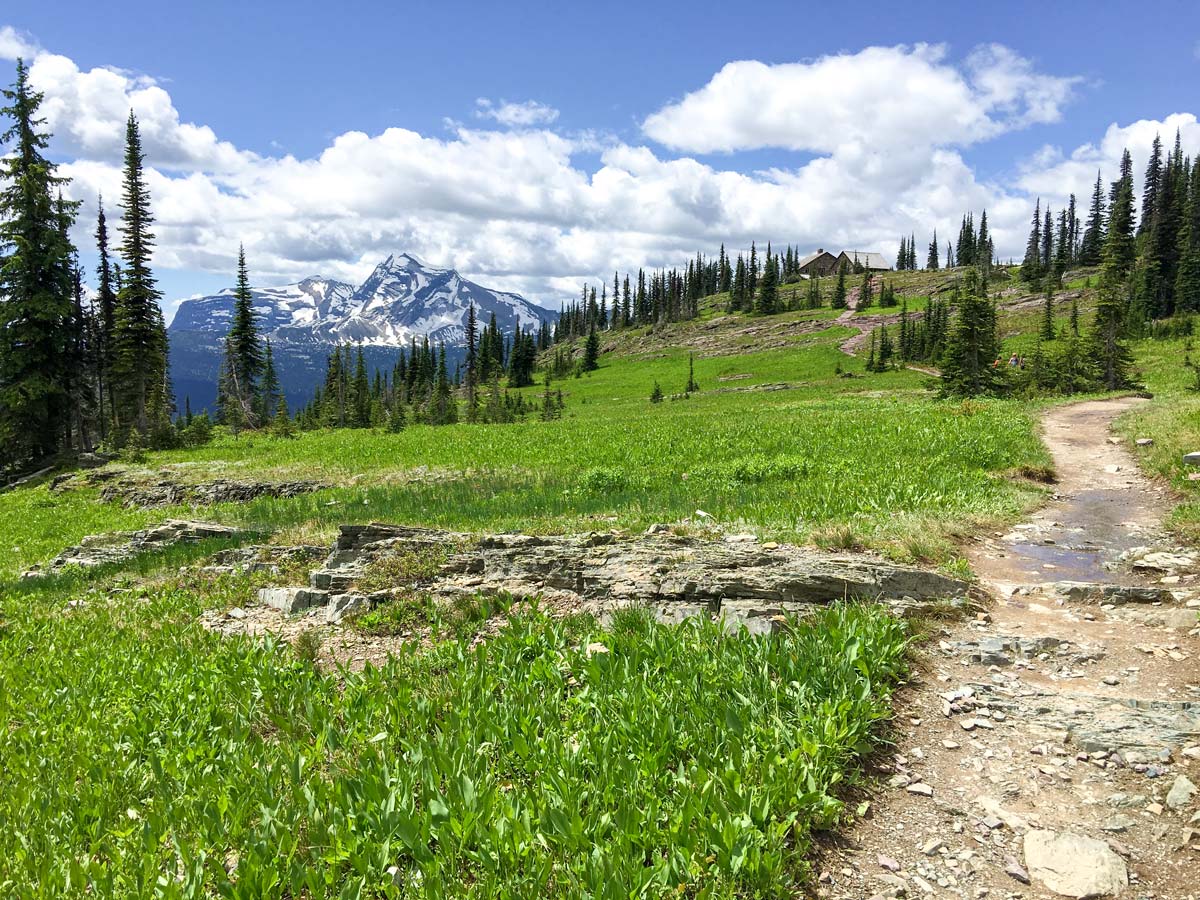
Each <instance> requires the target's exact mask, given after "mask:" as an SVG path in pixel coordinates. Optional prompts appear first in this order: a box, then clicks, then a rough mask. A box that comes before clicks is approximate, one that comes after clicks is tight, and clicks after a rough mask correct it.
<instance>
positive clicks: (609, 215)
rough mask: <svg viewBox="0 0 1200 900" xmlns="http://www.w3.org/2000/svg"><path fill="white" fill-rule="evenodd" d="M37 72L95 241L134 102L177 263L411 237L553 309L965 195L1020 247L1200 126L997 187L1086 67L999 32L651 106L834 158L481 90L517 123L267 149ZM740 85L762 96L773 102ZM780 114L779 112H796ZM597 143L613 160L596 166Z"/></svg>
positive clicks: (311, 255) (120, 90) (295, 274)
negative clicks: (710, 257)
mask: <svg viewBox="0 0 1200 900" xmlns="http://www.w3.org/2000/svg"><path fill="white" fill-rule="evenodd" d="M780 69H784V70H785V71H786V72H787V73H788V74H787V75H786V77H781V75H780V71H779V70H780ZM817 75H819V76H820V77H819V78H817V77H816V76H817ZM31 78H33V79H34V83H35V86H36V87H37V88H38V89H39V90H42V91H44V92H45V95H46V101H45V112H46V115H47V118H48V119H49V121H50V127H51V128H52V130H53V131H54V133H55V138H54V150H55V152H56V153H57V154H59V155H60V157H62V158H64V159H66V160H68V162H66V163H65V164H64V166H63V169H62V174H64V175H68V176H70V177H71V178H73V179H74V183H73V184H72V185H71V194H72V195H73V196H74V197H77V198H80V199H83V200H84V201H85V204H86V205H85V207H84V210H83V214H82V216H81V218H80V222H79V225H78V226H77V228H76V234H75V238H76V240H77V242H78V243H79V245H80V246H81V247H87V246H90V244H91V240H92V239H91V234H90V232H91V230H92V223H93V221H94V220H93V216H94V199H95V197H96V195H97V193H99V192H101V191H102V192H103V193H104V195H105V196H106V197H107V198H109V200H108V202H109V206H110V213H115V212H116V211H115V210H114V209H112V206H113V205H114V203H115V201H116V199H117V198H118V197H119V194H120V156H121V142H122V139H123V134H124V125H125V118H126V116H127V114H128V110H129V109H130V108H131V107H132V108H133V109H134V110H135V111H136V113H137V115H138V117H139V120H140V121H141V125H142V133H143V138H144V143H145V150H146V158H147V165H148V166H149V167H150V168H149V172H148V184H149V189H150V192H151V198H152V205H153V209H154V212H155V215H156V217H157V221H156V223H155V233H156V235H157V237H158V247H157V251H156V255H155V265H156V266H158V267H160V268H164V269H176V270H189V271H197V270H198V271H204V272H213V273H220V274H226V273H228V274H230V275H231V274H232V272H233V267H234V256H235V254H236V251H237V246H238V244H239V243H242V242H244V243H245V246H246V251H247V255H248V257H249V261H250V264H251V269H252V272H253V275H254V277H255V279H256V280H258V281H260V282H262V283H266V282H274V283H280V282H283V281H287V280H295V279H298V278H301V277H304V276H306V275H310V274H325V275H329V276H334V277H341V278H344V279H346V280H357V279H360V278H362V277H363V276H364V275H365V274H366V273H367V272H368V271H369V270H370V268H371V266H373V265H374V264H375V263H376V262H378V260H379V259H380V258H382V256H383V255H385V254H386V253H388V252H393V251H410V252H413V253H415V254H417V255H418V256H420V257H421V258H423V259H426V260H427V261H429V262H431V263H434V264H442V265H454V266H455V267H457V268H458V269H459V270H460V271H462V272H463V273H464V274H465V275H467V276H468V277H472V278H475V279H477V280H479V281H481V282H483V283H485V284H488V285H490V286H495V287H498V288H502V289H507V290H515V291H519V292H521V293H524V294H526V295H527V296H530V297H531V298H533V299H538V300H541V301H543V302H545V303H547V304H548V305H551V306H555V307H556V306H557V305H558V303H559V301H560V300H561V299H563V298H571V297H574V296H576V294H577V286H578V283H579V281H581V280H584V279H587V280H591V281H592V282H593V283H595V282H596V280H597V279H605V280H606V281H607V280H609V279H611V277H612V271H613V269H620V270H621V271H622V272H624V271H630V270H632V271H636V269H637V268H639V267H645V268H657V267H660V266H671V265H677V264H679V263H681V262H683V261H685V260H686V259H688V258H690V257H691V256H692V255H693V254H694V253H695V252H696V251H697V250H698V249H699V250H705V251H715V249H716V247H717V245H718V244H720V243H721V242H724V243H725V244H726V246H727V247H728V248H730V249H732V250H734V251H736V250H738V249H741V248H747V247H749V244H750V242H751V241H752V240H757V241H759V242H760V243H765V242H766V241H767V240H768V239H769V240H773V241H775V242H776V243H777V244H778V243H782V242H790V243H793V244H798V245H799V246H800V247H801V248H802V249H810V248H812V247H816V246H826V247H837V246H841V245H847V246H857V247H862V248H868V249H878V250H880V251H882V252H884V253H887V254H889V255H891V254H894V252H895V249H896V245H897V241H898V239H899V236H900V235H902V234H908V233H910V232H915V233H916V237H917V241H918V244H919V246H922V247H923V246H924V245H925V244H926V243H927V242H928V240H929V233H930V231H931V230H932V229H933V228H934V227H936V228H937V229H938V232H939V235H940V236H941V238H942V240H943V241H945V240H946V239H947V238H950V237H952V236H953V234H954V233H955V231H956V229H957V226H958V222H959V219H960V217H961V216H962V214H963V212H964V211H966V210H968V209H972V210H975V211H976V212H978V211H979V210H980V209H982V208H984V207H986V208H987V210H988V220H989V225H990V226H991V228H992V230H993V234H994V235H995V237H996V240H997V243H998V247H999V252H1000V254H1001V255H1002V256H1005V257H1007V256H1009V255H1010V254H1011V255H1018V254H1019V253H1020V251H1021V248H1022V247H1023V245H1024V239H1025V230H1026V227H1027V226H1026V223H1027V221H1028V218H1029V213H1030V210H1031V208H1032V204H1033V195H1035V194H1039V193H1040V194H1043V195H1044V196H1051V195H1052V192H1053V191H1054V190H1059V191H1060V192H1061V191H1063V190H1065V189H1067V186H1068V185H1071V187H1070V188H1069V189H1071V190H1075V191H1076V192H1077V193H1079V194H1081V195H1082V194H1084V193H1085V192H1086V190H1087V189H1090V184H1091V181H1092V180H1093V179H1094V177H1095V168H1096V165H1098V164H1099V165H1103V166H1105V168H1106V177H1111V174H1110V173H1111V170H1112V169H1113V168H1115V162H1114V160H1115V158H1116V157H1115V156H1114V154H1117V155H1119V153H1120V145H1121V144H1122V143H1123V142H1126V141H1127V142H1129V144H1130V146H1131V148H1135V147H1136V146H1137V144H1138V143H1139V142H1141V143H1144V144H1145V145H1147V146H1148V144H1149V140H1150V138H1151V137H1152V136H1153V132H1154V130H1155V129H1158V130H1161V131H1162V132H1163V135H1164V139H1167V140H1169V139H1173V134H1174V128H1175V126H1176V124H1179V125H1180V127H1182V128H1183V130H1184V135H1185V141H1193V140H1194V138H1193V132H1192V130H1191V129H1193V128H1195V127H1196V120H1195V117H1194V116H1191V115H1180V116H1174V117H1170V118H1168V119H1167V120H1166V121H1164V122H1161V123H1152V122H1151V123H1144V122H1138V123H1133V124H1131V125H1126V126H1121V127H1118V126H1115V125H1114V126H1113V127H1112V128H1110V129H1109V132H1108V133H1107V134H1106V135H1105V136H1104V138H1103V139H1102V140H1101V141H1100V142H1099V143H1098V144H1096V145H1095V146H1093V145H1086V146H1085V147H1081V148H1078V149H1077V150H1075V151H1072V152H1070V153H1064V152H1062V151H1059V150H1055V149H1049V150H1047V151H1045V152H1043V153H1041V154H1038V155H1036V156H1035V157H1032V158H1031V159H1029V160H1027V161H1026V162H1025V164H1024V167H1023V168H1022V169H1021V170H1020V173H1019V176H1018V178H1017V179H1016V181H1014V182H1013V183H1010V184H1006V185H1003V184H993V183H985V182H981V181H980V180H979V179H978V178H977V177H976V175H975V173H974V172H973V170H972V168H971V167H970V165H969V164H968V162H967V161H966V160H965V159H964V157H963V155H962V145H965V144H970V143H972V142H975V141H980V140H986V139H987V137H988V136H990V135H992V134H995V133H998V132H999V131H1002V130H1005V129H1011V128H1022V127H1027V126H1031V125H1035V124H1037V123H1039V122H1044V121H1049V120H1053V119H1054V118H1057V116H1058V115H1060V112H1061V107H1062V104H1064V103H1065V102H1067V98H1068V95H1069V93H1070V89H1071V84H1072V83H1073V81H1072V79H1058V78H1052V77H1049V76H1042V75H1039V74H1038V73H1037V72H1036V71H1034V69H1033V67H1032V66H1031V65H1030V64H1029V63H1028V62H1027V61H1024V60H1022V59H1021V58H1020V57H1018V56H1016V55H1015V54H1013V53H1012V52H1011V51H1008V50H1006V49H1005V48H1003V47H996V46H989V47H985V48H980V49H978V50H976V51H975V52H974V53H972V54H971V55H970V56H969V57H968V58H967V60H966V61H965V62H964V63H963V64H962V66H961V68H955V67H953V66H951V65H950V64H949V63H947V62H946V61H945V53H944V51H943V50H942V49H940V48H933V47H924V46H923V47H915V48H908V49H906V48H868V49H867V50H864V51H862V52H861V53H858V54H854V55H853V56H850V55H844V56H839V57H827V58H825V59H823V60H818V61H817V62H814V63H806V64H797V65H796V67H794V70H793V68H789V67H779V66H765V65H763V64H761V63H731V64H730V66H726V67H725V68H724V69H723V70H722V71H721V72H719V73H718V74H717V75H716V76H714V78H713V79H712V81H710V82H709V84H708V86H706V87H704V88H702V89H701V90H700V91H698V92H696V93H695V94H692V95H690V96H689V98H687V99H685V100H684V101H682V102H681V103H680V104H676V105H674V106H670V107H666V108H665V109H664V110H663V111H660V112H659V113H656V114H655V116H652V117H650V119H648V120H647V131H648V132H649V133H650V134H651V136H653V137H655V138H656V139H658V140H659V141H660V142H662V141H663V139H662V137H661V136H660V134H665V133H666V132H668V131H671V129H674V128H676V127H677V125H678V123H677V122H676V121H675V119H676V117H677V116H679V115H682V114H683V113H681V112H679V110H683V109H684V108H685V107H686V109H687V110H690V111H691V113H694V114H695V116H696V118H695V119H694V124H695V127H694V128H693V129H691V132H690V134H691V137H690V138H688V139H689V140H690V141H692V144H691V146H692V147H693V149H704V148H709V149H725V145H722V144H720V143H719V142H718V137H720V140H724V141H727V142H728V147H742V146H745V147H749V146H762V145H764V144H765V143H770V142H772V141H774V142H777V143H782V144H784V145H785V146H787V147H791V148H795V149H801V150H806V151H807V152H810V153H813V154H816V158H812V159H805V160H802V161H797V162H796V163H795V164H793V165H782V164H781V165H780V166H779V167H778V168H773V169H770V170H766V171H760V172H744V171H737V170H735V169H734V168H731V167H724V166H721V165H715V164H712V163H709V162H704V161H701V160H698V159H694V158H690V157H688V156H678V155H671V154H668V153H664V152H663V151H661V150H656V149H653V148H651V147H648V146H635V145H631V144H628V143H623V142H621V141H619V140H616V139H614V138H612V137H610V136H606V135H602V134H595V133H591V132H583V133H580V134H560V133H556V132H555V131H552V130H550V129H548V128H546V127H544V126H545V124H546V122H545V117H547V116H549V115H550V112H553V111H550V112H544V113H536V114H530V115H534V117H535V118H536V116H537V115H541V116H543V121H542V122H541V123H540V124H541V125H542V127H535V126H536V125H537V124H539V123H538V122H535V121H531V120H530V119H528V118H526V119H521V116H520V115H517V116H515V117H514V116H507V121H504V119H502V118H501V115H502V114H501V113H500V112H499V111H500V110H503V109H505V108H506V107H509V106H514V107H520V108H526V107H528V106H529V104H505V103H503V102H501V103H500V104H494V103H491V102H490V101H489V102H487V103H486V104H485V103H481V104H480V107H479V109H480V110H481V111H483V110H486V111H487V114H486V116H484V117H486V118H487V119H489V120H494V121H497V122H502V123H503V124H506V125H513V126H519V127H512V128H509V129H502V130H493V129H487V128H482V129H481V128H471V127H467V126H464V125H462V124H453V123H452V125H451V127H450V131H449V133H448V134H444V135H441V136H437V137H433V136H428V135H422V134H419V133H417V132H415V131H411V130H408V129H404V128H389V129H387V130H385V131H383V132H381V133H379V134H374V135H369V134H365V133H362V132H357V131H351V132H347V133H345V134H341V135H339V136H337V137H336V138H334V139H333V140H332V141H331V142H330V143H329V145H328V146H327V147H326V148H325V149H324V150H323V151H322V152H321V153H320V154H318V155H316V156H315V157H312V158H306V159H297V158H295V157H293V156H290V155H273V156H260V155H257V154H254V153H250V152H247V151H245V150H242V149H240V148H238V147H236V146H234V145H233V144H231V143H230V142H228V141H223V140H221V139H220V138H219V137H218V136H217V135H216V133H215V132H214V131H213V130H212V129H211V128H209V127H208V126H206V125H202V124H196V123H189V122H187V121H186V120H185V118H184V116H183V115H182V114H181V113H180V111H179V110H177V109H176V108H175V106H174V103H173V101H172V99H171V97H170V95H169V93H168V92H167V91H166V90H165V89H164V88H163V87H162V85H161V84H158V83H156V82H155V81H154V80H153V79H150V78H147V77H145V76H138V75H133V74H130V73H128V72H124V71H121V70H118V69H112V68H98V69H92V70H89V71H83V70H81V69H80V68H79V67H78V66H77V65H76V64H75V63H74V62H72V61H71V60H69V59H67V58H66V57H63V56H57V55H54V54H49V53H40V54H38V55H37V56H36V57H35V59H34V62H33V67H32V69H31ZM814 78H815V79H816V80H815V81H814V80H813V79H814ZM830 79H834V83H835V85H837V88H836V90H835V91H834V93H835V95H836V96H837V97H839V98H841V99H842V100H843V101H846V102H849V103H850V104H851V107H852V108H847V109H842V108H840V107H839V106H838V104H837V103H832V102H829V99H828V98H827V97H826V98H823V99H815V100H814V99H811V98H807V99H804V98H802V100H801V101H800V107H801V109H799V110H798V108H797V100H796V98H795V96H794V95H795V94H796V92H797V86H798V85H799V84H809V83H812V84H816V83H818V82H820V83H822V84H825V85H826V86H827V85H828V84H829V83H830ZM875 79H879V80H880V81H878V83H876V82H875V81H874V80H875ZM714 86H715V87H714ZM739 86H740V87H741V88H747V89H751V93H752V95H753V101H754V102H752V103H749V102H746V100H745V97H744V96H743V93H744V92H743V91H741V90H735V89H734V88H736V87H739ZM694 98H695V99H694ZM722 98H725V99H726V101H727V103H728V107H729V108H728V109H724V108H722V106H721V102H719V101H721V99H722ZM855 104H857V106H855ZM533 107H535V108H537V109H546V110H548V109H549V108H548V107H542V106H541V105H540V104H536V103H535V104H533ZM763 109H766V110H771V111H773V115H774V116H775V121H776V127H774V128H772V127H769V123H770V121H771V116H769V115H765V114H764V113H763V112H762V110H763ZM701 112H703V114H704V115H700V113H701ZM493 113H494V114H493ZM521 115H525V114H524V113H523V114H521ZM684 118H685V119H686V118H687V117H686V116H685V117H684ZM660 129H662V130H663V131H661V132H660ZM671 133H676V132H673V131H672V132H671ZM678 134H679V135H682V136H683V137H687V135H688V132H687V131H686V130H684V131H681V132H678ZM1168 134H1169V135H1170V138H1168ZM680 139H682V137H681V138H680ZM667 143H669V142H667ZM1114 148H1115V149H1114ZM597 153H598V154H599V161H598V162H596V163H590V164H588V165H584V163H583V162H582V161H581V160H582V159H583V158H587V159H589V160H590V159H592V158H593V155H594V154H597ZM1076 182H1079V183H1081V184H1082V185H1083V189H1080V188H1079V187H1075V186H1074V185H1075V184H1076ZM1057 202H1058V201H1057V200H1055V203H1056V208H1057Z"/></svg>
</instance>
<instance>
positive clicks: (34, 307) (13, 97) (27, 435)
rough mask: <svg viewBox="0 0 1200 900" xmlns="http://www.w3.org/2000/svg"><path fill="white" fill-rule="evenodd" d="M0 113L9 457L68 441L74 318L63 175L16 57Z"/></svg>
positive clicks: (0, 273) (2, 330) (0, 387)
mask: <svg viewBox="0 0 1200 900" xmlns="http://www.w3.org/2000/svg"><path fill="white" fill-rule="evenodd" d="M3 96H4V99H5V100H6V101H7V105H6V106H4V107H3V109H0V115H4V116H6V117H8V118H9V119H11V124H10V126H9V127H8V128H7V129H6V131H5V132H4V134H3V136H2V137H0V141H2V142H3V143H4V144H6V145H7V146H8V147H9V152H8V153H7V154H6V155H5V156H4V157H3V158H0V185H2V190H0V451H2V452H3V457H4V459H5V460H7V461H22V460H27V459H32V460H40V459H44V458H45V457H47V456H50V455H51V454H53V453H55V452H56V451H58V450H59V449H60V448H62V447H65V446H67V445H68V443H69V441H70V428H71V410H70V392H69V387H68V385H69V381H70V375H71V373H70V372H69V371H68V366H69V351H70V334H71V323H72V318H73V301H72V294H73V288H74V277H73V273H72V254H73V252H74V251H73V248H72V247H71V244H70V242H69V241H68V240H67V238H66V227H65V226H66V225H67V224H69V223H68V222H67V221H65V219H66V218H71V217H73V215H74V210H75V206H74V205H73V204H62V205H56V203H55V193H56V192H57V191H58V190H59V189H60V188H61V186H62V185H63V184H64V183H65V179H63V178H60V177H59V176H58V175H56V174H55V166H54V164H53V163H52V162H50V161H49V160H48V159H47V158H46V157H45V155H44V154H43V151H44V150H45V149H46V147H47V145H48V143H49V135H48V134H47V133H45V132H43V131H41V130H40V129H41V126H42V125H43V124H44V122H45V120H44V119H41V118H39V117H38V109H39V107H40V106H41V103H42V95H41V94H40V93H38V92H36V91H34V90H33V89H32V88H31V87H30V85H29V71H28V69H27V68H26V67H25V63H24V61H22V60H20V59H18V60H17V75H16V81H15V82H14V83H13V85H12V87H11V88H6V89H4V91H3Z"/></svg>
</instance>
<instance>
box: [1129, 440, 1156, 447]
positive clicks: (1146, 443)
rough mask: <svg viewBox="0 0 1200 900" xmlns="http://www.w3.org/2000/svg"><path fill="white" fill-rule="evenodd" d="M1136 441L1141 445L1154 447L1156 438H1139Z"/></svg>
mask: <svg viewBox="0 0 1200 900" xmlns="http://www.w3.org/2000/svg"><path fill="white" fill-rule="evenodd" d="M1134 443H1135V444H1137V445H1138V446H1139V447H1153V446H1154V438H1138V439H1137V440H1136V441H1134Z"/></svg>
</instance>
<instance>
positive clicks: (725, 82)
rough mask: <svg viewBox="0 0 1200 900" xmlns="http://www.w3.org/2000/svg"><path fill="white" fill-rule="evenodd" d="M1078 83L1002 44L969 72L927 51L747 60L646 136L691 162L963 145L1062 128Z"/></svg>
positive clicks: (668, 112)
mask: <svg viewBox="0 0 1200 900" xmlns="http://www.w3.org/2000/svg"><path fill="white" fill-rule="evenodd" d="M1076 82H1077V79H1075V78H1062V77H1056V76H1052V75H1044V74H1039V73H1038V72H1036V71H1035V70H1034V68H1033V65H1032V63H1030V62H1029V61H1028V60H1026V59H1023V58H1022V57H1020V56H1018V55H1017V54H1015V53H1013V52H1012V51H1011V50H1009V49H1008V48H1006V47H1002V46H1000V45H998V44H992V45H988V46H985V47H980V48H977V49H976V50H975V51H974V52H973V53H972V54H971V55H970V56H969V57H968V59H967V61H966V65H965V67H956V66H954V65H952V64H951V63H949V62H948V61H947V59H946V48H945V47H943V46H940V45H930V44H916V45H914V46H911V47H909V46H898V47H867V48H866V49H864V50H861V51H859V52H858V53H842V54H838V55H836V56H823V57H821V58H819V59H817V60H814V61H813V62H801V63H784V64H779V65H767V64H766V63H762V62H758V61H755V60H742V61H739V62H731V63H728V64H727V65H726V66H725V67H724V68H722V69H721V71H719V72H718V73H717V74H716V75H714V76H713V77H712V80H710V81H709V82H708V84H706V85H705V86H704V87H702V88H700V89H699V90H697V91H694V92H693V93H690V94H688V95H687V96H686V97H684V98H683V99H682V100H680V101H679V102H677V103H672V104H669V105H667V106H664V107H663V108H662V109H660V110H658V111H657V112H655V113H653V114H652V115H650V116H649V117H647V118H646V120H645V122H643V124H642V128H643V130H644V131H645V133H646V135H647V136H648V137H650V138H652V139H653V140H656V141H658V142H659V143H661V144H663V145H665V146H667V147H670V148H672V149H674V150H681V151H688V152H693V153H713V152H733V151H736V150H749V149H757V148H762V147H780V148H784V149H787V150H800V151H807V152H813V153H837V152H840V151H845V150H850V151H857V152H866V151H868V150H869V148H870V147H871V146H883V147H888V148H890V147H892V146H913V145H916V146H919V147H928V146H931V145H932V146H954V145H967V144H971V143H974V142H976V141H980V140H985V139H987V138H989V137H993V136H995V135H996V134H999V133H1001V132H1003V131H1006V130H1011V129H1013V128H1020V127H1024V126H1025V125H1028V124H1032V123H1035V122H1051V121H1055V120H1056V119H1057V118H1058V117H1059V115H1060V113H1061V108H1062V106H1063V104H1065V103H1066V102H1067V100H1068V99H1069V98H1070V95H1071V89H1072V87H1073V85H1074V84H1075V83H1076Z"/></svg>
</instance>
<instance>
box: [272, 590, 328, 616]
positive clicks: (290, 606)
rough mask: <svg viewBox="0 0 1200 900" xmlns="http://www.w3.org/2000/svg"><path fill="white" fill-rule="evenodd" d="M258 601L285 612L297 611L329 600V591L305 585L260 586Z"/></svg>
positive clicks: (321, 604) (320, 604)
mask: <svg viewBox="0 0 1200 900" xmlns="http://www.w3.org/2000/svg"><path fill="white" fill-rule="evenodd" d="M258 602H259V603H262V604H263V605H264V606H270V607H273V608H275V609H278V610H281V611H282V612H285V613H297V612H300V611H301V610H305V609H308V608H309V607H311V606H324V605H325V604H326V603H328V602H329V592H328V591H318V590H314V589H312V588H304V587H282V588H260V589H259V592H258Z"/></svg>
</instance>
